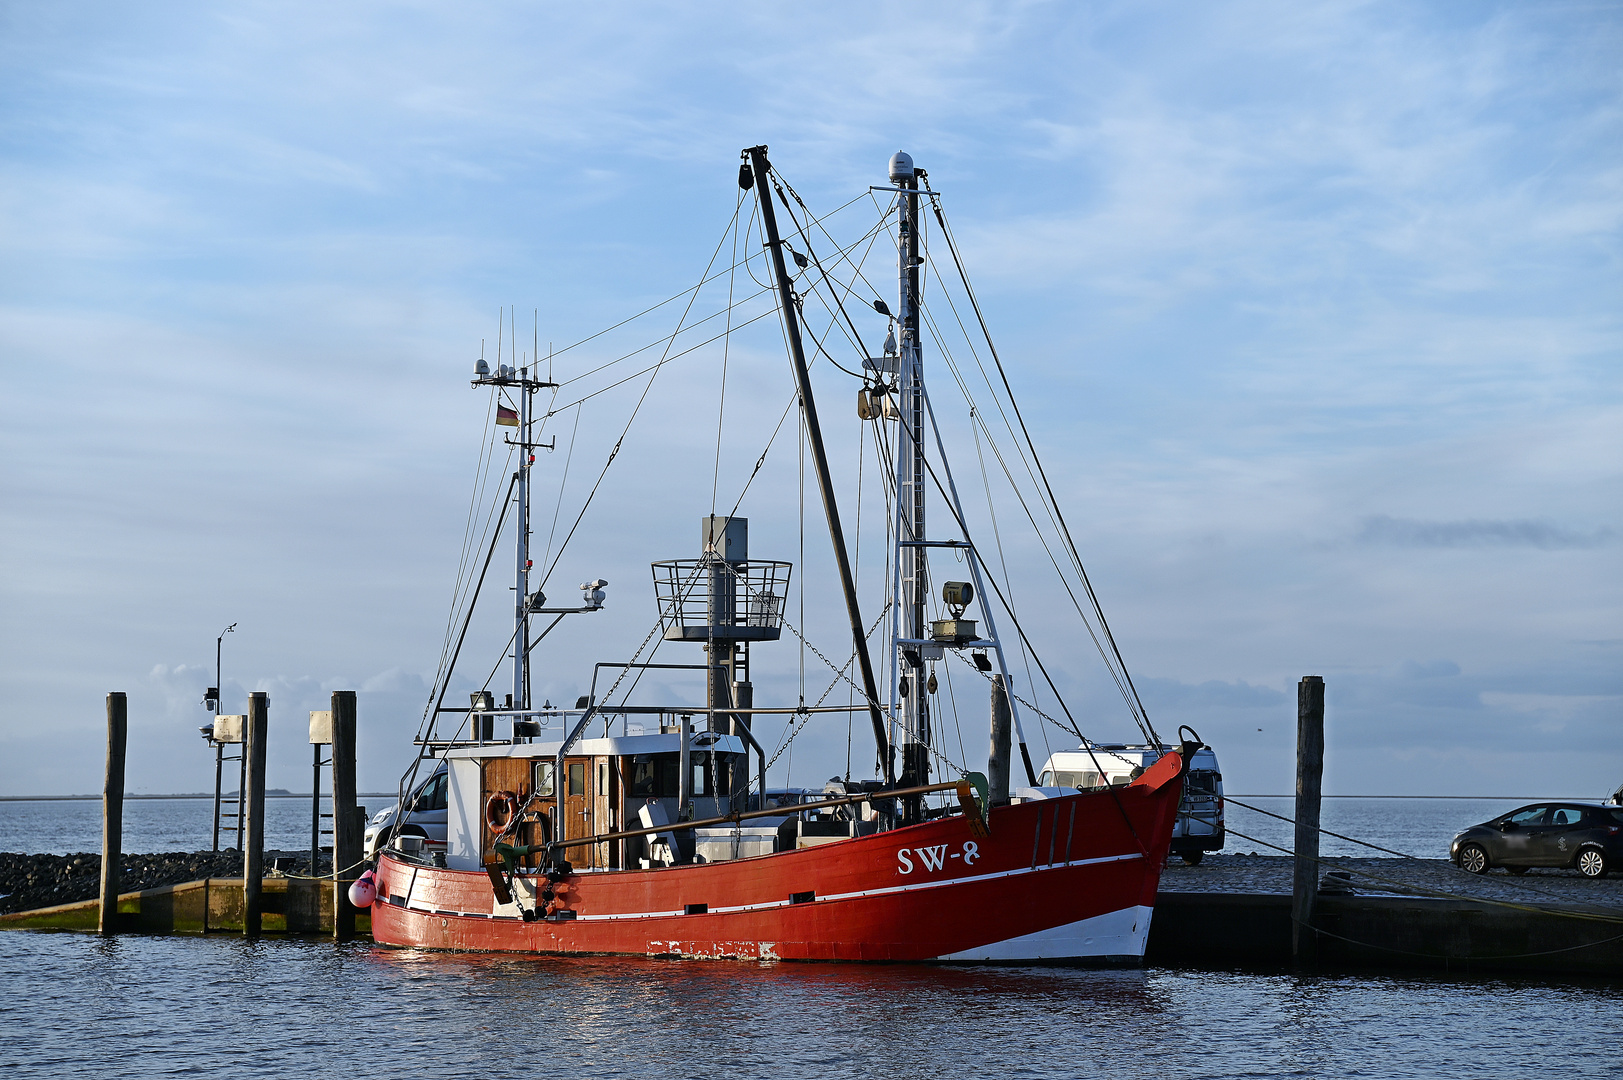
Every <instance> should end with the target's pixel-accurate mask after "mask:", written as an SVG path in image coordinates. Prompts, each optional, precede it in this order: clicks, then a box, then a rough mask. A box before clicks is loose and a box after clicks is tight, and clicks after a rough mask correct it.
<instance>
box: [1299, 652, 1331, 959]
mask: <svg viewBox="0 0 1623 1080" xmlns="http://www.w3.org/2000/svg"><path fill="white" fill-rule="evenodd" d="M1323 785H1324V680H1323V679H1322V678H1320V677H1319V676H1317V675H1306V676H1303V678H1302V681H1301V682H1299V683H1297V684H1296V859H1295V871H1296V875H1295V880H1294V882H1293V887H1292V890H1291V956H1292V957H1294V958H1295V959H1296V961H1297V962H1298V963H1303V964H1311V963H1313V962H1314V960H1315V959H1316V957H1317V955H1318V942H1317V935H1316V934H1315V933H1314V932H1313V928H1312V924H1313V907H1314V904H1315V903H1317V901H1318V899H1319V799H1320V792H1321V789H1322V788H1323Z"/></svg>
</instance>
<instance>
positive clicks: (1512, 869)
mask: <svg viewBox="0 0 1623 1080" xmlns="http://www.w3.org/2000/svg"><path fill="white" fill-rule="evenodd" d="M1505 873H1507V874H1515V875H1516V876H1517V877H1521V876H1522V875H1523V874H1525V873H1527V867H1525V866H1507V867H1505Z"/></svg>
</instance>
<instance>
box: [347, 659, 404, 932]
mask: <svg viewBox="0 0 1623 1080" xmlns="http://www.w3.org/2000/svg"><path fill="white" fill-rule="evenodd" d="M396 824H398V822H396ZM365 828H366V823H365V822H364V821H361V822H357V821H356V820H355V691H353V690H335V691H333V695H332V870H333V889H332V897H333V901H332V902H333V918H332V933H333V937H334V938H336V939H338V940H339V941H344V940H346V939H348V938H352V937H354V936H355V905H354V904H351V903H350V902H349V886H350V883H351V882H353V881H354V880H355V879H356V878H357V877H359V876H360V870H359V868H358V867H357V866H356V863H359V862H360V861H361V836H362V832H363V831H364V829H365Z"/></svg>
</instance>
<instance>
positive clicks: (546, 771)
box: [530, 761, 553, 796]
mask: <svg viewBox="0 0 1623 1080" xmlns="http://www.w3.org/2000/svg"><path fill="white" fill-rule="evenodd" d="M530 783H531V786H532V787H533V788H534V789H535V793H536V794H537V795H542V796H551V795H552V794H553V790H552V762H550V761H538V762H536V763H535V768H534V770H533V771H532V772H531V780H530Z"/></svg>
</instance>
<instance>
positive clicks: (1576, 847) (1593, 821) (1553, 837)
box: [1449, 802, 1623, 878]
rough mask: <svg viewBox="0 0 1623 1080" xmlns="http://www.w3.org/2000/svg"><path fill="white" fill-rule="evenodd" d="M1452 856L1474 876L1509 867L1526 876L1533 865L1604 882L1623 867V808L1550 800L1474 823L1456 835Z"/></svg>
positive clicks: (1515, 872)
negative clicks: (1564, 869)
mask: <svg viewBox="0 0 1623 1080" xmlns="http://www.w3.org/2000/svg"><path fill="white" fill-rule="evenodd" d="M1449 857H1450V858H1452V859H1453V860H1454V863H1455V865H1457V866H1459V867H1460V868H1461V869H1463V870H1469V871H1470V872H1471V873H1473V874H1486V873H1487V872H1488V870H1489V869H1491V868H1492V867H1495V866H1503V867H1504V868H1505V869H1506V870H1508V871H1510V872H1511V873H1512V874H1525V873H1527V870H1528V867H1532V866H1563V867H1565V866H1570V867H1572V868H1573V869H1575V870H1577V871H1578V872H1579V873H1580V874H1582V875H1583V876H1584V877H1590V878H1602V877H1605V876H1606V874H1607V872H1608V871H1610V870H1616V869H1620V868H1623V807H1617V806H1603V805H1601V804H1600V803H1570V802H1559V803H1557V802H1549V803H1538V804H1536V805H1533V806H1524V807H1521V808H1520V809H1518V810H1512V811H1511V812H1510V813H1508V814H1505V815H1503V816H1502V817H1496V818H1494V819H1493V820H1492V821H1485V822H1483V823H1482V824H1481V825H1472V826H1471V827H1470V828H1469V829H1466V830H1465V831H1464V832H1462V833H1460V834H1459V835H1458V836H1456V837H1454V843H1453V845H1452V846H1451V847H1450V848H1449Z"/></svg>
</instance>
